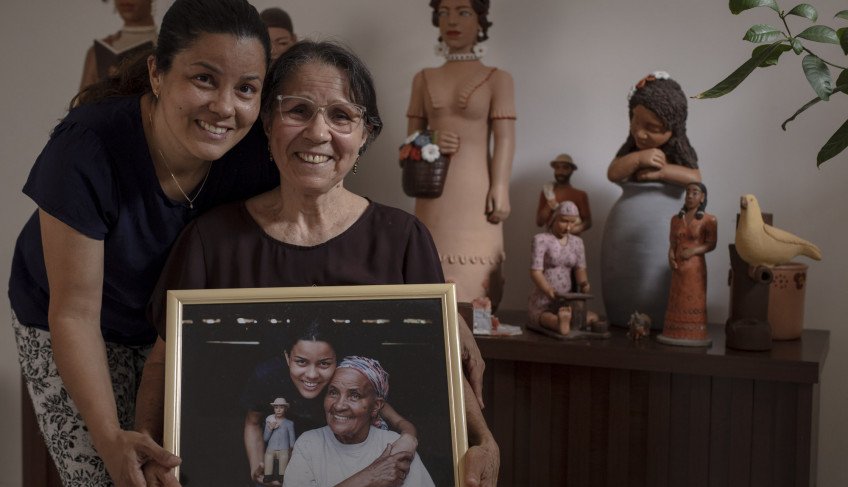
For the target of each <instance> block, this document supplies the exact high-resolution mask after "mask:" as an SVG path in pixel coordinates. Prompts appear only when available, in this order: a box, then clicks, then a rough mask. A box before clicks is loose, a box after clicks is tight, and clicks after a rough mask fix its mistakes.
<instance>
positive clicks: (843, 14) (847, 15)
mask: <svg viewBox="0 0 848 487" xmlns="http://www.w3.org/2000/svg"><path fill="white" fill-rule="evenodd" d="M833 18H835V19H845V20H848V10H842V11H840V12H837V13H836V15H834V16H833Z"/></svg>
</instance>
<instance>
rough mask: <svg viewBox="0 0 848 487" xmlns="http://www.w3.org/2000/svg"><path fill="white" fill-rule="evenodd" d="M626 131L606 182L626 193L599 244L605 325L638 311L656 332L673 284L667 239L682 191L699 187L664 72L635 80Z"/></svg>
mask: <svg viewBox="0 0 848 487" xmlns="http://www.w3.org/2000/svg"><path fill="white" fill-rule="evenodd" d="M629 115H630V131H629V134H628V136H627V140H626V141H625V142H624V145H622V147H621V149H619V151H618V154H617V155H616V157H615V159H613V161H612V162H611V163H610V165H609V169H608V171H607V177H608V178H609V180H610V181H612V182H614V183H616V184H618V185H620V186H621V188H622V190H623V193H622V195H621V197H620V198H619V199H618V201H617V202H616V203H615V205H613V207H612V209H611V210H610V213H609V215H608V217H607V221H606V225H605V227H604V235H603V241H602V246H601V281H602V282H601V285H602V291H603V297H604V303H605V305H606V311H607V318H608V319H609V321H610V323H612V324H614V325H619V326H627V323H628V320H629V318H630V314H631V313H632V312H633V310H635V309H638V310H640V311H641V312H643V313H645V314H647V315H648V316H650V317H651V321H652V323H653V325H652V326H653V327H654V328H655V329H661V328H662V324H663V318H664V316H665V309H666V304H667V298H668V296H667V294H666V290H667V289H668V288H669V284H670V282H671V270H670V269H669V267H668V259H667V258H666V255H667V251H666V249H667V246H668V241H667V240H666V238H665V236H666V235H667V234H668V233H667V232H668V216H669V215H673V214H675V213H677V211H678V209H679V208H680V201H681V197H682V196H683V192H684V187H685V186H686V185H687V184H689V183H692V182H700V180H701V174H700V171H699V169H698V162H697V156H696V155H695V151H694V150H693V149H692V147H691V146H690V145H689V139H688V138H687V137H686V115H687V103H686V95H684V93H683V91H682V90H681V89H680V85H678V84H677V82H675V81H674V80H672V79H670V78H669V76H668V73H664V72H661V71H658V72H655V73H653V74H651V75H649V76H647V77H646V78H644V79H642V80H641V81H639V83H637V84H636V86H635V87H634V88H633V89H632V90H631V94H630V96H629Z"/></svg>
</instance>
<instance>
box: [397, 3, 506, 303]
mask: <svg viewBox="0 0 848 487" xmlns="http://www.w3.org/2000/svg"><path fill="white" fill-rule="evenodd" d="M430 6H431V7H432V9H433V14H432V22H433V25H435V26H437V27H438V28H439V34H440V35H439V41H440V43H439V45H438V46H437V52H438V53H440V54H442V55H443V56H444V57H445V63H444V64H443V65H442V66H439V67H437V68H427V69H423V70H421V71H419V72H418V73H417V74H416V75H415V79H414V80H413V83H412V95H411V98H410V101H409V109H408V111H407V117H408V120H409V122H408V130H407V133H409V134H412V133H414V132H416V131H423V130H425V129H431V130H435V131H437V133H438V136H437V137H438V140H439V146H440V147H441V150H442V152H443V153H445V154H447V155H450V156H451V165H450V169H449V171H448V173H447V176H446V180H445V184H444V190H443V192H442V195H441V196H440V197H438V198H418V199H416V202H415V215H416V216H417V217H418V218H419V219H420V220H421V221H422V222H424V224H425V225H426V226H427V227H428V229H429V230H430V233H431V234H432V235H433V240H434V241H435V243H436V247H437V249H438V251H439V256H440V258H441V262H442V268H443V270H444V274H445V278H446V279H447V280H448V281H451V282H455V283H456V290H457V298H458V300H459V301H463V302H470V301H471V300H472V299H474V298H477V297H481V296H486V297H488V298H489V299H491V301H492V307H493V308H494V309H496V308H497V305H498V303H499V302H500V300H501V296H502V294H503V272H502V265H503V261H504V258H505V254H504V245H503V221H504V220H505V219H506V218H507V216H508V215H509V211H510V204H509V179H510V173H511V171H512V158H513V154H514V152H515V101H514V94H513V82H512V76H511V75H510V74H509V73H507V72H506V71H504V70H501V69H497V68H493V67H489V66H485V65H483V63H482V62H481V61H480V58H481V57H482V55H483V50H484V49H483V45H482V42H483V41H485V40H486V39H488V35H487V31H488V29H489V27H490V26H491V25H492V24H491V22H489V21H488V20H487V15H488V11H489V2H488V0H473V1H472V0H431V1H430ZM490 134H491V138H492V140H491V142H492V144H491V150H489V147H490Z"/></svg>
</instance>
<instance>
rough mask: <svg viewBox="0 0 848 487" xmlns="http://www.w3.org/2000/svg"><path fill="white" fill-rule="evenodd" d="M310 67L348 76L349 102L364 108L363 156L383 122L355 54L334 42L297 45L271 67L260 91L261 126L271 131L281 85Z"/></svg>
mask: <svg viewBox="0 0 848 487" xmlns="http://www.w3.org/2000/svg"><path fill="white" fill-rule="evenodd" d="M310 63H320V64H325V65H327V66H333V67H335V68H337V69H339V70H340V71H342V72H343V73H345V74H346V75H347V80H348V85H349V86H348V87H349V89H350V94H349V96H350V101H352V102H353V103H356V104H357V105H362V106H364V107H365V120H364V123H365V128H366V129H367V130H368V139H367V140H366V141H365V144H364V145H363V146H362V149H361V150H360V151H359V154H360V155H361V154H363V153H364V152H365V149H366V148H367V147H368V146H369V145H370V144H371V142H373V141H374V139H376V138H377V136H378V135H380V131H381V130H383V121H382V119H380V111H379V110H378V109H377V91H376V90H375V89H374V80H373V79H372V78H371V72H370V71H368V67H367V66H365V63H363V62H362V60H361V59H359V58H358V57H357V56H356V54H354V53H352V52H351V51H350V50H348V49H346V48H344V47H342V46H340V45H339V44H336V43H334V42H312V41H300V42H298V43H296V44H295V45H293V46H292V47H290V48H289V49H288V50H287V51H286V52H284V53H283V54H281V55H280V57H279V58H278V59H277V60H276V61H275V62H274V64H273V66H271V70H270V71H269V72H268V76H267V77H266V78H265V85H264V86H263V87H262V109H261V114H262V123H263V124H265V127H266V128H270V127H271V117H272V115H273V113H274V110H275V109H276V103H277V95H280V94H282V93H281V90H282V89H283V85H284V84H285V83H286V82H287V81H288V80H290V79H291V78H292V77H294V76H298V75H299V73H300V68H301V67H303V66H305V65H307V64H310Z"/></svg>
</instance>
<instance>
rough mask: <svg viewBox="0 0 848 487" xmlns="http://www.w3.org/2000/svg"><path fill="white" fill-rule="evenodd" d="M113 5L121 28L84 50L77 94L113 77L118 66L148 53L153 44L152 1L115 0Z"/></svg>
mask: <svg viewBox="0 0 848 487" xmlns="http://www.w3.org/2000/svg"><path fill="white" fill-rule="evenodd" d="M105 1H106V0H104V2H105ZM114 4H115V11H116V12H117V13H118V15H119V16H120V17H121V20H123V21H124V26H123V27H121V30H119V31H118V32H115V33H114V34H111V35H108V36H106V37H104V38H103V39H97V40H95V41H94V45H92V46H91V47H90V48H89V49H88V51H87V52H86V54H85V62H84V63H83V67H82V80H81V81H80V91H82V90H83V89H84V88H86V87H88V86H91V85H93V84H94V83H96V82H98V81H101V80H104V79H106V78H108V77H109V76H112V75H115V74H117V72H118V64H120V63H121V62H122V61H123V60H125V59H129V58H130V57H133V56H134V55H136V54H140V53H141V52H142V51H145V50H149V49H152V48H153V44H154V43H155V42H156V24H155V23H154V21H153V1H152V0H122V1H117V0H115V2H114Z"/></svg>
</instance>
